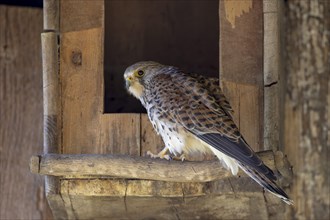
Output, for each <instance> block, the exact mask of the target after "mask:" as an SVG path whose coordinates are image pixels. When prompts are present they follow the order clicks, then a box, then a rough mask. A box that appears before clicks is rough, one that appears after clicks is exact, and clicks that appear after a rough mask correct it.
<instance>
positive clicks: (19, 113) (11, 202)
mask: <svg viewBox="0 0 330 220" xmlns="http://www.w3.org/2000/svg"><path fill="white" fill-rule="evenodd" d="M41 31H42V10H41V9H32V8H26V7H11V6H4V5H1V6H0V103H1V107H0V121H1V125H0V163H1V172H0V176H1V178H0V192H1V200H0V219H52V214H51V212H50V209H49V207H48V204H47V200H46V197H45V189H44V187H43V178H42V177H40V176H36V175H31V174H30V173H29V170H28V161H29V158H30V156H31V155H33V154H35V153H38V152H39V153H41V152H42V147H41V146H42V142H43V141H42V125H43V122H42V121H43V120H42V118H43V117H42V109H43V108H42V74H41V73H42V70H41V53H40V51H41V47H40V33H41Z"/></svg>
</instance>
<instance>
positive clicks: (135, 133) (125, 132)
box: [95, 114, 141, 156]
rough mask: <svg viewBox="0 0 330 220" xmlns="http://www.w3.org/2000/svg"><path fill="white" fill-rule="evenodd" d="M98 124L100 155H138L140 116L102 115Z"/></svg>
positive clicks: (139, 146) (139, 147)
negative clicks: (99, 125) (99, 126)
mask: <svg viewBox="0 0 330 220" xmlns="http://www.w3.org/2000/svg"><path fill="white" fill-rule="evenodd" d="M100 123H101V128H98V129H99V132H100V133H101V146H100V147H101V149H102V152H101V153H107V154H109V153H110V154H129V155H135V156H139V155H140V149H141V142H140V136H141V134H140V127H141V126H140V114H103V115H102V116H101V117H100ZM95 147H96V148H98V146H95Z"/></svg>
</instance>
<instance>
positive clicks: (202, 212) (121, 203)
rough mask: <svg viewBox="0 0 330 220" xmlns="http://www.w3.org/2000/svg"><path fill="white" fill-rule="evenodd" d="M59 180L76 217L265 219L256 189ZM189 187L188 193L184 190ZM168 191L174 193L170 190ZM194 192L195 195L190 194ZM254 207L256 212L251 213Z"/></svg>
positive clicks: (259, 190) (260, 195)
mask: <svg viewBox="0 0 330 220" xmlns="http://www.w3.org/2000/svg"><path fill="white" fill-rule="evenodd" d="M63 181H64V182H65V184H62V185H63V190H65V192H63V193H65V194H66V196H68V198H69V199H70V204H71V205H72V207H71V209H72V210H74V215H75V217H77V218H82V217H83V218H107V219H118V218H121V219H150V218H157V219H173V218H180V219H192V218H196V217H198V216H199V217H200V218H201V219H222V218H225V219H228V218H233V219H246V218H253V219H260V218H261V219H267V211H266V208H265V203H264V200H263V193H262V190H261V188H260V187H259V188H258V189H256V190H253V191H251V192H240V191H237V192H233V191H232V190H231V189H230V190H229V191H228V192H226V193H224V192H223V193H219V192H216V190H217V187H216V186H218V185H219V186H220V185H223V184H221V183H214V184H213V185H211V186H210V185H209V184H207V183H204V184H202V187H201V188H200V187H199V186H197V188H196V187H191V183H171V182H159V181H145V180H130V181H127V182H126V183H124V182H122V181H123V180H116V179H115V180H110V179H91V180H63ZM189 187H191V188H190V189H191V191H190V192H189V191H186V190H185V189H187V188H189ZM172 188H174V190H170V189H172ZM100 189H101V190H100ZM194 190H195V192H196V193H197V194H193V191H194ZM196 190H197V191H196ZM141 192H142V193H141ZM184 192H187V194H185V193H184ZM155 195H157V196H155ZM197 195H198V196H197ZM278 201H279V202H281V201H280V200H278ZM255 206H258V207H259V208H260V210H254V211H251V207H255ZM150 207H152V208H150ZM219 210H221V212H220V211H219Z"/></svg>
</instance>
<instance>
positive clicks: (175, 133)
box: [149, 115, 238, 175]
mask: <svg viewBox="0 0 330 220" xmlns="http://www.w3.org/2000/svg"><path fill="white" fill-rule="evenodd" d="M149 119H150V121H151V123H152V124H153V126H154V128H155V130H156V132H157V133H158V134H159V135H161V137H162V139H163V141H164V143H165V148H164V150H163V151H162V152H166V149H168V150H169V151H170V153H171V154H174V155H175V156H178V155H185V156H186V155H194V154H195V153H202V154H211V153H213V154H215V155H216V156H217V157H218V159H219V160H220V161H221V162H222V164H223V165H224V166H225V167H226V168H227V169H230V170H231V172H232V174H233V175H236V174H237V172H238V165H237V162H236V160H235V159H233V158H231V157H229V156H227V155H225V154H223V153H221V152H220V151H218V150H216V149H214V148H213V147H212V146H210V145H209V144H207V143H205V142H204V141H202V140H200V139H199V138H197V137H196V136H195V135H193V134H191V133H190V132H188V131H186V130H185V128H183V127H181V126H178V125H175V124H172V123H171V122H168V121H165V120H158V119H157V116H156V115H154V117H149ZM152 119H153V120H152ZM174 127H175V128H174ZM171 128H173V129H171Z"/></svg>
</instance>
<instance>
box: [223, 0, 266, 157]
mask: <svg viewBox="0 0 330 220" xmlns="http://www.w3.org/2000/svg"><path fill="white" fill-rule="evenodd" d="M263 79H264V75H263V2H262V1H259V0H223V1H220V80H221V86H222V88H223V91H224V93H225V95H226V96H227V97H228V99H229V102H230V104H231V105H232V107H233V109H234V120H235V122H236V124H237V125H238V126H239V129H240V131H241V133H242V134H243V136H244V137H245V139H246V140H247V142H248V143H249V144H250V145H251V147H252V148H253V149H254V150H255V151H260V150H261V149H263V128H264V124H263V121H264V119H263V112H264V111H263V107H264V101H263V95H264V90H263V86H264V82H263V81H264V80H263Z"/></svg>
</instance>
